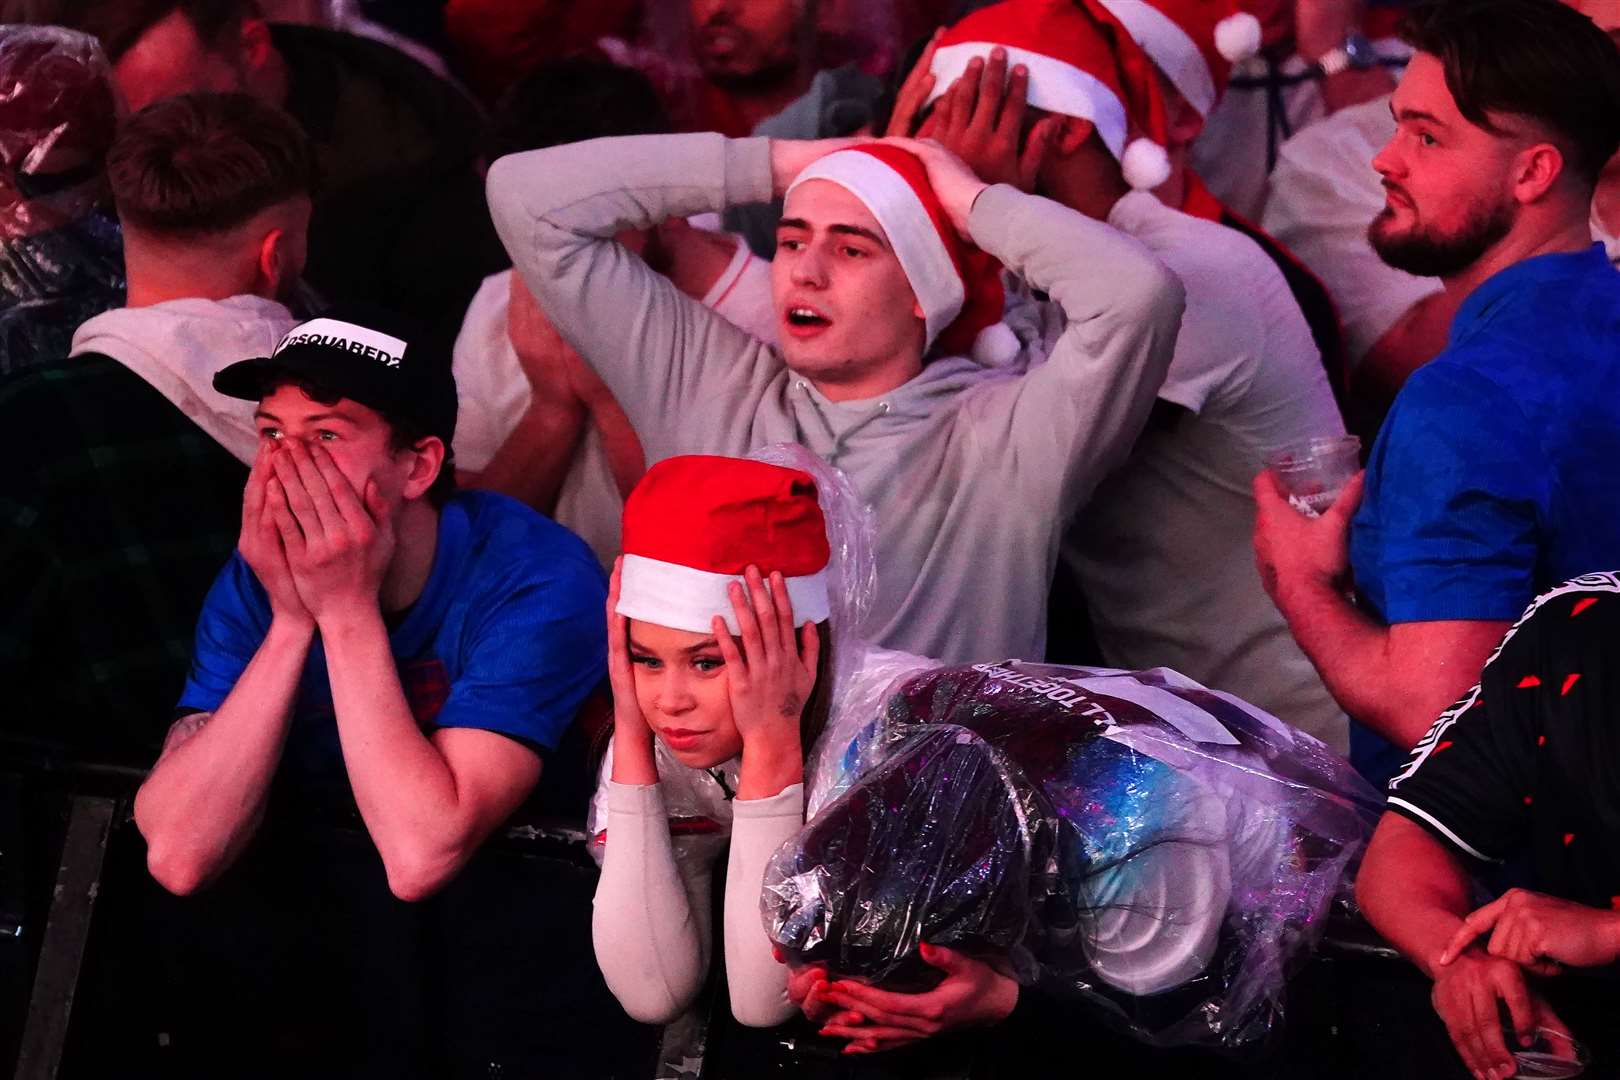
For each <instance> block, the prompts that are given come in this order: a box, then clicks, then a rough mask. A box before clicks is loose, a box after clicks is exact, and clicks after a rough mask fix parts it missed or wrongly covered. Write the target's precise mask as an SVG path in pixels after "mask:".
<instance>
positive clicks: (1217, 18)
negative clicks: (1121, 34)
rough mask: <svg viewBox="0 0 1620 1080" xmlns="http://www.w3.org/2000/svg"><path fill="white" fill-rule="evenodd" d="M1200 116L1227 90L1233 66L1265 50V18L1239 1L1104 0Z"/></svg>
mask: <svg viewBox="0 0 1620 1080" xmlns="http://www.w3.org/2000/svg"><path fill="white" fill-rule="evenodd" d="M1100 2H1101V3H1102V5H1103V7H1105V8H1107V9H1108V10H1109V11H1111V12H1113V14H1114V17H1115V18H1116V19H1118V20H1119V21H1120V23H1121V24H1122V25H1123V26H1124V27H1125V29H1127V30H1129V31H1130V33H1131V37H1133V38H1135V39H1136V43H1137V44H1138V45H1140V46H1142V49H1143V51H1145V52H1146V53H1147V54H1148V56H1150V57H1152V58H1153V62H1154V63H1155V64H1157V65H1158V67H1159V70H1160V71H1162V72H1164V75H1165V78H1167V79H1169V80H1170V85H1172V86H1174V87H1175V88H1176V89H1177V90H1179V91H1180V92H1181V96H1182V97H1184V98H1186V99H1187V101H1188V102H1189V103H1191V105H1192V107H1193V108H1195V109H1197V110H1198V114H1199V115H1200V116H1208V115H1209V111H1210V110H1211V109H1213V108H1214V107H1215V103H1216V102H1217V101H1219V100H1220V99H1221V95H1222V94H1224V93H1226V84H1227V82H1228V81H1229V80H1230V79H1231V77H1232V65H1233V64H1235V63H1237V62H1238V61H1240V60H1247V59H1248V58H1249V57H1251V56H1254V55H1255V54H1256V53H1258V52H1259V51H1260V20H1259V19H1257V18H1255V17H1254V16H1253V15H1250V14H1249V13H1248V12H1246V11H1242V10H1240V9H1239V7H1238V0H1100Z"/></svg>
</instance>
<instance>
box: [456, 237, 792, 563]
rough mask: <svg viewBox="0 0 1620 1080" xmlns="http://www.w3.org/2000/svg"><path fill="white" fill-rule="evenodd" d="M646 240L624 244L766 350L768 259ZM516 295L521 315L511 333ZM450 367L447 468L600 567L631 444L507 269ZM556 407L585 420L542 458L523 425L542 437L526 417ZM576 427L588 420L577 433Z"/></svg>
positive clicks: (480, 298)
mask: <svg viewBox="0 0 1620 1080" xmlns="http://www.w3.org/2000/svg"><path fill="white" fill-rule="evenodd" d="M649 233H650V243H649V242H643V237H642V236H641V235H639V234H638V235H636V236H626V237H623V238H622V239H624V240H626V241H628V242H629V243H628V245H627V246H633V247H639V248H640V249H641V251H642V254H643V256H644V257H646V256H647V255H648V254H649V247H650V246H651V247H656V249H657V252H658V253H660V254H662V255H663V256H664V257H663V258H662V259H657V260H656V261H657V262H658V264H659V268H660V269H662V270H663V271H664V273H665V274H666V276H668V277H669V278H670V279H671V280H672V281H674V282H675V284H676V285H677V286H678V287H679V288H680V289H681V291H682V292H685V293H686V294H687V295H689V296H692V297H694V298H695V299H697V300H698V301H699V302H700V303H702V304H703V305H704V306H705V307H707V308H709V309H711V310H712V311H714V313H715V314H717V315H719V316H720V317H722V318H724V319H725V320H726V321H727V322H730V323H731V324H732V325H734V326H736V327H737V328H738V329H740V330H743V331H745V332H747V333H749V334H752V335H753V336H754V337H756V338H759V339H760V340H761V341H767V342H772V343H774V342H775V341H776V333H777V332H776V311H775V309H774V307H773V306H772V303H771V270H770V267H771V264H770V263H769V262H767V261H766V260H764V259H761V258H760V257H759V256H757V255H755V254H754V253H753V252H751V251H749V249H748V245H747V244H745V243H743V242H742V241H741V239H740V238H739V237H737V236H734V235H733V234H731V233H721V232H709V231H707V230H704V229H700V228H694V227H692V226H689V225H688V224H687V223H686V222H684V221H681V220H679V219H675V220H672V221H668V222H665V223H664V224H662V225H661V226H659V227H658V228H657V229H656V230H649ZM514 298H515V299H516V306H517V307H518V309H519V310H520V314H519V316H518V323H517V327H518V328H517V331H516V333H515V334H514V333H513V319H512V311H513V307H514V304H513V300H514ZM519 341H521V342H523V343H524V346H525V348H524V354H525V355H520V353H519V349H518V347H517V344H516V343H517V342H519ZM453 364H454V368H455V375H456V380H457V382H456V385H457V387H458V388H459V390H460V393H461V409H462V413H461V417H462V418H461V422H460V423H459V424H458V426H457V429H456V462H457V464H458V465H459V466H461V467H462V468H463V469H465V470H468V472H469V473H471V474H474V475H475V476H476V479H473V478H472V477H469V478H468V481H469V483H468V485H467V486H472V485H474V484H477V485H481V486H486V487H494V488H496V489H497V490H503V491H506V493H507V494H510V495H514V496H515V497H518V498H522V499H524V500H525V501H527V502H530V503H531V504H533V505H536V506H537V507H538V508H540V509H542V510H545V511H548V512H549V513H550V514H551V516H552V517H554V518H556V520H557V521H558V522H560V523H561V524H563V525H566V526H568V528H570V529H572V530H573V531H574V532H576V533H578V534H579V535H580V537H582V538H583V539H584V541H585V542H586V543H587V544H589V545H590V546H591V550H592V551H594V552H595V553H596V556H597V558H598V559H599V560H601V562H602V565H603V566H610V565H611V564H612V562H613V558H614V556H616V555H617V554H618V552H619V517H620V514H621V513H622V512H623V510H624V497H625V493H626V492H628V491H629V489H630V488H631V487H633V486H634V485H635V482H636V481H637V480H639V479H640V478H641V473H642V472H643V471H644V470H645V468H646V459H645V457H644V455H643V453H642V449H641V443H640V441H639V440H638V439H637V438H636V435H635V431H634V429H633V428H632V427H631V425H630V421H629V418H628V417H626V416H625V415H624V412H623V410H622V409H620V408H619V407H618V403H617V402H615V401H614V400H613V396H612V394H611V393H610V392H609V391H608V389H607V387H606V386H605V385H603V384H602V382H601V380H600V379H599V378H597V377H596V374H595V372H594V371H592V370H591V368H590V367H589V365H586V364H585V363H584V362H583V361H582V360H580V359H579V357H578V356H577V355H576V354H574V352H573V350H572V349H570V348H569V347H568V345H567V343H566V342H564V341H563V340H562V339H561V338H560V337H558V336H557V335H556V334H555V332H554V331H552V330H551V324H550V322H549V320H547V319H546V317H545V314H544V313H543V312H541V311H540V310H539V308H538V307H537V306H536V305H535V303H534V301H533V300H532V299H531V298H530V297H529V296H528V292H527V290H525V289H524V288H523V285H522V282H521V281H520V280H519V279H518V278H517V277H516V276H515V275H514V274H513V272H512V271H510V270H507V271H503V272H502V273H499V274H495V275H492V276H491V277H489V278H487V279H485V281H484V284H483V286H482V287H480V288H479V290H478V293H477V295H475V296H474V297H473V301H472V304H471V305H470V306H469V307H468V308H467V317H466V319H465V320H464V321H463V322H462V324H461V333H460V334H458V335H457V337H456V344H455V350H454V353H453ZM559 383H562V384H563V385H561V386H559ZM556 398H561V399H562V401H561V402H560V404H561V407H562V408H563V409H564V410H565V411H569V410H570V407H573V408H574V409H577V410H578V412H579V413H582V414H583V416H581V417H579V418H578V419H575V420H574V423H575V424H579V426H582V427H583V429H584V430H583V431H582V432H581V433H579V435H578V441H577V443H574V442H570V443H568V450H567V451H566V453H565V454H564V453H558V452H555V451H553V452H548V451H547V450H546V448H545V446H544V445H543V442H542V440H541V439H539V438H534V439H525V438H524V435H523V433H522V432H520V429H523V428H525V427H526V426H531V430H536V434H539V433H542V432H546V431H547V430H548V429H547V426H546V425H545V424H543V423H542V424H540V425H535V424H534V420H536V419H537V417H536V416H535V415H534V414H533V413H531V410H532V409H533V408H534V407H535V405H536V403H537V399H539V401H538V403H539V405H540V407H541V409H542V410H544V409H547V408H551V409H555V408H557V406H558V405H559V402H558V401H556V400H555V399H556ZM548 399H550V400H548ZM576 402H577V403H578V405H575V403H576ZM566 419H567V418H565V423H566ZM581 419H583V420H585V421H586V422H584V423H583V424H580V420H581ZM514 435H516V441H514ZM503 447H507V448H508V449H507V453H506V455H505V456H506V458H507V459H508V461H509V463H510V465H509V467H508V468H506V469H505V470H504V475H503V474H502V472H501V471H500V470H501V466H500V465H499V464H498V463H496V459H497V455H499V454H500V453H501V451H502V448H503ZM558 449H559V450H560V448H558ZM520 450H521V451H522V452H521V453H519V452H518V451H520ZM542 456H543V457H544V458H545V459H547V460H551V459H553V458H555V459H556V462H555V463H556V465H558V466H561V468H554V469H552V470H550V471H549V472H548V470H546V469H544V468H537V467H536V463H537V459H539V458H541V457H542ZM492 463H495V471H492V470H491V465H492ZM514 472H516V473H517V475H512V474H513V473H514ZM548 477H549V480H550V482H549V483H547V480H548ZM537 487H538V488H539V490H536V488H537Z"/></svg>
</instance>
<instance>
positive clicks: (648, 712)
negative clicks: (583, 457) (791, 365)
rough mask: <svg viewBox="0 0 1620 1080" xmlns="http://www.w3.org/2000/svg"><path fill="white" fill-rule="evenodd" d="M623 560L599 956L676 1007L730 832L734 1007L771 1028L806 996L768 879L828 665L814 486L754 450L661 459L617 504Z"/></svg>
mask: <svg viewBox="0 0 1620 1080" xmlns="http://www.w3.org/2000/svg"><path fill="white" fill-rule="evenodd" d="M624 552H625V553H624V555H623V557H622V558H620V559H619V561H618V563H617V565H616V566H615V567H614V571H613V580H612V586H611V589H610V592H609V596H608V610H607V617H608V666H609V671H610V675H611V679H612V684H613V701H614V726H613V735H612V745H611V748H610V749H609V751H608V754H607V756H606V758H605V759H604V761H603V763H602V772H601V781H600V784H599V787H598V791H597V796H596V799H595V800H594V802H593V805H592V812H591V831H592V833H593V836H594V837H595V841H596V843H598V844H599V845H600V847H601V858H602V876H601V880H600V883H599V884H598V886H597V891H596V904H595V914H594V918H593V921H592V935H593V939H594V942H595V947H596V957H597V962H598V963H599V964H600V966H601V968H602V973H603V975H604V976H605V977H606V980H607V983H608V986H609V988H610V989H611V990H612V991H613V993H614V995H615V996H616V997H617V998H618V999H619V1002H620V1004H622V1005H623V1006H624V1008H625V1011H626V1012H628V1013H629V1014H630V1015H631V1016H633V1017H635V1018H636V1019H637V1020H641V1021H643V1022H646V1023H668V1022H670V1021H672V1020H674V1019H675V1018H677V1017H679V1016H680V1015H681V1014H682V1013H684V1012H685V1011H686V1010H687V1009H688V1008H689V1007H690V1006H691V1005H692V1004H693V1002H694V1001H695V1000H696V998H697V995H698V992H699V991H700V989H701V988H702V985H703V981H704V977H705V975H706V973H707V971H708V963H709V957H710V955H711V952H712V942H713V932H712V928H711V927H710V925H709V911H710V878H711V875H712V866H713V863H714V862H715V861H716V860H717V859H718V857H719V854H720V852H721V850H722V849H724V848H725V847H726V846H727V844H726V839H727V837H726V834H727V833H728V832H729V833H730V837H729V839H730V843H729V848H730V854H729V857H728V866H727V874H726V898H725V918H724V923H725V927H724V932H725V956H726V972H727V978H728V982H729V985H730V990H731V1005H732V1012H733V1014H734V1015H735V1016H736V1018H737V1019H738V1020H739V1021H740V1022H741V1023H743V1024H747V1025H750V1026H756V1027H764V1026H771V1025H775V1024H778V1023H781V1022H782V1021H784V1020H786V1019H787V1018H788V1017H789V1016H790V1015H791V1014H792V1013H793V1011H794V1006H793V1004H792V1002H790V1001H789V1000H788V998H787V992H786V991H787V969H786V968H785V967H783V966H782V965H780V964H778V963H777V962H776V960H775V959H774V958H773V956H772V955H771V946H770V942H769V940H768V939H767V938H766V936H765V930H764V927H763V925H762V923H761V919H760V909H759V897H760V887H761V882H762V880H763V877H764V869H765V863H766V861H767V860H768V859H769V858H770V856H771V854H772V853H773V852H774V851H775V850H776V848H777V847H779V846H780V845H781V844H782V842H783V841H785V840H787V839H788V838H789V837H791V836H792V835H794V834H795V833H796V832H797V831H798V830H799V828H800V826H802V825H803V823H804V779H805V768H804V760H805V755H806V752H807V750H808V749H809V747H810V745H811V744H812V742H813V741H814V739H815V736H816V734H817V733H818V732H819V731H820V729H821V727H822V726H823V725H824V724H825V722H826V717H827V704H826V702H827V699H828V689H829V688H828V682H829V678H828V673H829V671H830V670H831V667H830V649H829V648H828V644H829V643H828V639H827V621H828V617H829V615H830V613H831V602H830V597H829V586H828V582H829V577H830V575H829V569H828V563H829V559H830V551H829V545H828V537H827V524H826V520H825V518H824V516H823V513H822V509H821V506H820V504H819V503H818V501H817V483H816V480H815V478H814V477H812V476H811V475H810V474H809V473H807V472H804V471H801V470H799V469H793V468H787V467H784V466H782V465H775V464H769V463H767V462H764V461H758V460H746V459H739V458H726V457H712V456H698V455H692V456H684V457H675V458H669V459H666V460H664V461H662V462H659V463H658V464H656V465H654V466H653V467H652V468H651V469H649V470H648V471H647V474H646V476H645V477H644V478H643V479H642V481H641V483H640V484H638V485H637V486H636V488H635V490H634V491H632V492H631V493H630V497H629V499H628V500H627V501H626V503H625V510H624Z"/></svg>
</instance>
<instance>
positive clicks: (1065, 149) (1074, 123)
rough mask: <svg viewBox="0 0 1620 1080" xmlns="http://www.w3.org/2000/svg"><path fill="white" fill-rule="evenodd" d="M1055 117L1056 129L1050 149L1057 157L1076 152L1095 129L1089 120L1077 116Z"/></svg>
mask: <svg viewBox="0 0 1620 1080" xmlns="http://www.w3.org/2000/svg"><path fill="white" fill-rule="evenodd" d="M1057 119H1058V131H1057V136H1056V137H1055V138H1054V139H1053V140H1052V149H1053V150H1054V151H1055V152H1056V153H1057V155H1058V156H1059V157H1068V156H1070V155H1071V154H1074V153H1077V152H1078V151H1079V149H1080V148H1081V147H1082V146H1084V145H1086V140H1087V139H1089V138H1091V133H1092V132H1093V131H1095V130H1096V128H1095V127H1093V125H1092V123H1091V121H1089V120H1082V119H1080V118H1079V117H1078V116H1059V117H1058V118H1057Z"/></svg>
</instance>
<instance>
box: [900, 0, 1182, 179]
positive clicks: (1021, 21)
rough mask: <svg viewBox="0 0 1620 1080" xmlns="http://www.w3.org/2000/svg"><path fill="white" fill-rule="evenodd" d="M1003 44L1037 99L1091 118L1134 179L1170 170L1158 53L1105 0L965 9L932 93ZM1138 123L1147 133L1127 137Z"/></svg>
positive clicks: (943, 52)
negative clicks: (1143, 43)
mask: <svg viewBox="0 0 1620 1080" xmlns="http://www.w3.org/2000/svg"><path fill="white" fill-rule="evenodd" d="M998 46H999V47H1000V48H1002V49H1005V50H1006V51H1007V63H1008V66H1009V67H1011V66H1012V65H1015V64H1023V65H1024V66H1025V67H1026V68H1028V69H1029V91H1028V93H1029V103H1030V104H1031V105H1032V106H1034V107H1035V108H1037V109H1044V110H1046V111H1047V112H1054V113H1062V114H1063V115H1065V116H1077V117H1080V118H1081V119H1084V120H1090V121H1091V122H1092V124H1093V125H1095V127H1096V129H1097V134H1098V136H1100V137H1101V139H1102V141H1103V145H1105V146H1107V147H1108V150H1109V152H1110V153H1112V154H1113V155H1114V158H1115V159H1116V160H1117V161H1118V162H1119V163H1120V168H1121V170H1122V171H1123V173H1124V175H1125V182H1126V183H1128V184H1130V185H1131V187H1133V188H1135V189H1137V190H1139V191H1140V190H1148V189H1152V188H1156V187H1158V186H1159V185H1160V184H1162V183H1164V182H1165V181H1166V180H1168V179H1169V178H1170V159H1169V157H1168V155H1167V154H1166V152H1165V149H1164V141H1165V127H1166V122H1165V111H1164V99H1163V95H1162V94H1160V92H1159V85H1158V83H1157V82H1156V81H1155V78H1156V76H1155V75H1154V72H1153V61H1152V60H1150V59H1149V58H1148V56H1147V54H1146V53H1144V52H1143V51H1142V49H1141V46H1139V45H1137V44H1136V42H1135V41H1134V40H1133V39H1132V37H1131V35H1130V32H1129V31H1127V30H1126V29H1125V27H1124V26H1122V25H1121V24H1120V23H1119V21H1118V20H1117V19H1116V18H1115V17H1114V15H1113V14H1112V13H1111V12H1110V11H1109V10H1108V9H1107V8H1105V7H1103V6H1102V5H1101V4H1100V3H1099V0H1003V2H1002V3H999V4H991V5H990V6H989V7H983V8H980V9H979V10H978V11H975V12H973V13H972V14H969V15H967V16H964V17H963V18H962V20H961V21H959V22H958V23H957V24H956V25H955V26H952V27H951V28H950V29H948V30H946V31H945V33H944V34H942V35H941V36H940V39H939V44H938V45H937V46H936V47H935V49H934V60H933V63H932V64H931V65H930V66H929V70H930V71H931V72H932V73H933V75H934V88H933V91H932V92H931V93H930V95H929V99H930V100H933V99H934V98H937V97H939V96H940V95H942V94H944V93H945V92H946V91H948V90H949V89H950V88H951V86H952V85H954V84H955V82H956V80H957V79H959V78H961V77H962V75H964V74H965V73H966V72H967V67H968V64H969V63H971V62H972V61H973V60H974V59H984V60H988V59H989V57H990V50H992V49H994V48H997V47H998ZM1132 127H1135V128H1136V129H1137V131H1139V132H1141V133H1142V134H1141V136H1140V137H1138V138H1135V139H1132V140H1130V142H1129V144H1128V145H1127V142H1126V137H1127V134H1128V132H1129V130H1130V129H1131V128H1132Z"/></svg>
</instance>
